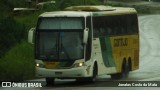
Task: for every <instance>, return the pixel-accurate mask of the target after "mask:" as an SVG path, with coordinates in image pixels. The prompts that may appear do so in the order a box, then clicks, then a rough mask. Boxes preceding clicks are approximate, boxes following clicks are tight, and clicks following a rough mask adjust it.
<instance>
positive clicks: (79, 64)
mask: <svg viewBox="0 0 160 90" xmlns="http://www.w3.org/2000/svg"><path fill="white" fill-rule="evenodd" d="M82 66H85V64H84V62H80V63H75V64H74V67H82Z"/></svg>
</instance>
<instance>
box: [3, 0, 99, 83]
mask: <svg viewBox="0 0 160 90" xmlns="http://www.w3.org/2000/svg"><path fill="white" fill-rule="evenodd" d="M25 1H26V0H0V6H1V7H0V12H1V14H0V48H1V50H0V81H23V80H28V79H33V78H35V77H34V76H35V70H34V65H35V63H34V49H33V45H31V44H29V43H28V42H27V35H28V30H29V29H30V28H32V27H35V26H36V21H37V19H38V16H39V14H41V13H43V12H46V11H57V10H62V9H63V8H65V7H67V6H74V5H83V4H86V5H96V4H100V2H98V1H97V0H86V2H85V3H84V1H83V0H55V1H56V4H49V5H44V6H43V9H41V10H38V11H34V12H20V13H13V8H15V7H16V8H17V7H23V8H25V7H28V6H27V5H26V2H25ZM39 1H40V0H39ZM41 1H42V0H41ZM43 1H49V0H43ZM33 4H34V3H33ZM34 7H36V6H34V5H32V6H31V8H34Z"/></svg>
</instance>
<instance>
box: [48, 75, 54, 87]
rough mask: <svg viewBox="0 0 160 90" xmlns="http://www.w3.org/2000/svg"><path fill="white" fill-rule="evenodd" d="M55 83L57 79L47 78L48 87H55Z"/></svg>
mask: <svg viewBox="0 0 160 90" xmlns="http://www.w3.org/2000/svg"><path fill="white" fill-rule="evenodd" d="M54 81H55V78H52V77H47V78H46V85H54Z"/></svg>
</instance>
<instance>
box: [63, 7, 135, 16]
mask: <svg viewBox="0 0 160 90" xmlns="http://www.w3.org/2000/svg"><path fill="white" fill-rule="evenodd" d="M65 10H67V11H87V12H92V13H93V16H97V15H98V16H101V15H102V16H103V15H104V16H107V15H118V14H120V15H121V14H133V13H135V14H136V13H137V11H136V10H135V9H134V8H129V7H112V6H104V5H100V6H71V7H67V8H65Z"/></svg>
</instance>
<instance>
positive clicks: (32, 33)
mask: <svg viewBox="0 0 160 90" xmlns="http://www.w3.org/2000/svg"><path fill="white" fill-rule="evenodd" d="M34 36H35V28H31V29H30V30H29V32H28V42H29V43H31V44H34Z"/></svg>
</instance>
